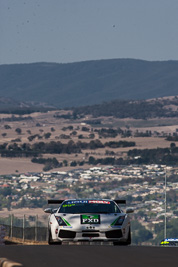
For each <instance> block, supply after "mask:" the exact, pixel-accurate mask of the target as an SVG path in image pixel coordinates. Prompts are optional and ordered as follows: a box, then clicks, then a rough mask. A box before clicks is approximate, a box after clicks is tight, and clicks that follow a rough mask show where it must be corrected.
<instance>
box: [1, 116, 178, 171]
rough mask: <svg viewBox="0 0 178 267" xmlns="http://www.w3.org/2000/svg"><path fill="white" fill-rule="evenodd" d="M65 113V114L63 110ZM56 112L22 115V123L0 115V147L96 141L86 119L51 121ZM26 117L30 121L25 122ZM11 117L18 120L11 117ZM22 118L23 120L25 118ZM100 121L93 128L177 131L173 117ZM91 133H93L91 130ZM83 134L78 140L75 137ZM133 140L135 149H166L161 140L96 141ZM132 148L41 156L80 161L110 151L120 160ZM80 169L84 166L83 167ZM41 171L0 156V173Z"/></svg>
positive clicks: (28, 163)
mask: <svg viewBox="0 0 178 267" xmlns="http://www.w3.org/2000/svg"><path fill="white" fill-rule="evenodd" d="M65 112H66V111H58V112H57V113H58V114H60V113H61V114H64V113H65ZM67 112H68V111H67ZM55 113H56V111H50V112H47V113H33V114H30V115H25V116H22V117H23V118H24V120H21V121H7V118H11V117H12V115H9V114H0V119H1V121H0V144H3V143H8V144H13V143H17V144H22V143H30V144H33V143H36V142H50V141H61V142H62V143H68V142H69V141H70V140H73V141H74V142H78V141H82V142H90V141H91V140H92V139H90V138H89V134H91V133H94V134H95V137H94V139H99V136H98V133H96V132H94V130H95V126H90V125H87V124H85V120H86V119H90V118H89V117H86V118H83V119H78V120H76V121H71V120H65V119H62V118H60V119H59V118H55V117H54V114H55ZM28 116H30V117H31V119H28ZM15 117H19V116H18V115H15ZM25 118H26V119H25ZM99 119H100V120H101V125H97V126H96V128H97V129H99V128H118V127H121V128H122V129H128V128H129V130H131V131H132V132H136V131H137V130H138V131H139V132H146V131H147V130H149V131H152V132H159V133H166V134H173V132H175V131H176V129H178V120H177V118H171V119H165V118H161V119H151V120H134V119H116V118H112V117H110V118H105V117H102V118H99ZM69 126H72V127H73V129H72V130H71V129H70V130H69V129H68V127H69ZM83 126H86V127H87V128H89V129H90V131H88V132H87V131H82V127H83ZM17 128H20V129H21V133H20V134H18V133H17V130H16V129H17ZM66 128H67V129H66ZM92 130H93V131H92ZM73 131H76V132H77V134H76V135H73V134H72V132H73ZM46 133H50V134H51V136H50V137H49V138H48V139H46V138H45V134H46ZM33 135H38V136H39V137H38V136H37V137H36V138H34V139H33V140H32V141H29V139H28V138H29V137H30V136H33ZM61 135H66V136H68V138H66V139H64V138H62V137H61ZM79 135H83V138H82V139H79V138H78V136H79ZM120 140H122V141H124V140H125V141H134V142H135V143H136V146H135V147H134V148H137V149H145V148H149V149H151V148H157V147H159V148H164V147H169V146H170V143H171V142H169V141H166V140H165V138H163V137H156V136H152V137H129V138H121V136H117V137H116V138H100V141H101V142H103V143H105V142H108V141H120ZM130 149H132V148H115V149H111V148H106V147H105V148H102V149H97V150H83V151H82V153H79V154H51V155H49V154H44V155H43V157H44V158H49V157H50V158H53V157H56V159H57V160H58V161H63V160H65V159H66V160H67V161H73V160H77V161H82V160H83V159H86V157H88V156H90V155H93V156H94V157H95V158H97V157H98V158H101V157H105V156H106V154H105V152H106V150H109V151H112V150H113V151H114V152H115V153H116V156H118V157H120V156H122V157H124V155H125V153H126V152H127V151H128V150H130ZM83 167H84V168H87V167H88V166H86V165H84V166H83ZM71 168H72V167H63V168H60V170H61V171H62V170H66V169H67V170H68V169H71ZM42 169H43V165H42V164H36V163H32V162H31V158H2V157H0V174H12V173H25V172H41V171H42Z"/></svg>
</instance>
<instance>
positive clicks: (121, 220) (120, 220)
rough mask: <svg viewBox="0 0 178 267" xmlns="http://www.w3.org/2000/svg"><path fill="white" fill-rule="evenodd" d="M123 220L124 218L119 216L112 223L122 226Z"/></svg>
mask: <svg viewBox="0 0 178 267" xmlns="http://www.w3.org/2000/svg"><path fill="white" fill-rule="evenodd" d="M124 220H125V216H120V217H119V218H118V219H117V220H116V221H115V223H114V225H122V224H123V222H124Z"/></svg>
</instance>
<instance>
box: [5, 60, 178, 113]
mask: <svg viewBox="0 0 178 267" xmlns="http://www.w3.org/2000/svg"><path fill="white" fill-rule="evenodd" d="M177 94H178V61H162V62H160V61H159V62H149V61H144V60H134V59H111V60H97V61H86V62H78V63H68V64H57V63H32V64H12V65H0V97H5V98H12V99H13V100H15V101H19V102H21V101H22V102H23V101H31V102H32V101H36V102H39V103H46V104H48V105H53V106H56V107H58V108H64V107H72V106H73V107H77V106H84V105H92V104H100V103H102V102H104V101H110V100H114V99H122V100H123V99H127V100H128V99H133V100H135V99H149V98H154V97H163V96H171V95H177Z"/></svg>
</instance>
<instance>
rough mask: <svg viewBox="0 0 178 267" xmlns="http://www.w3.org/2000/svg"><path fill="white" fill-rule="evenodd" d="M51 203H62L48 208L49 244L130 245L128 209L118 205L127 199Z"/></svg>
mask: <svg viewBox="0 0 178 267" xmlns="http://www.w3.org/2000/svg"><path fill="white" fill-rule="evenodd" d="M48 204H61V205H60V206H59V208H57V209H51V208H48V209H45V210H44V211H45V212H46V213H51V215H50V216H49V238H48V243H49V244H50V245H51V244H55V243H58V244H62V242H63V241H73V242H81V241H82V242H83V241H88V242H94V241H95V242H104V241H107V242H113V244H114V245H130V244H131V230H130V219H129V216H128V213H132V212H133V209H132V208H127V209H126V213H124V212H123V211H122V210H121V209H120V207H119V206H118V205H117V204H126V201H125V200H107V199H106V200H105V199H99V200H98V199H97V200H96V199H69V200H48Z"/></svg>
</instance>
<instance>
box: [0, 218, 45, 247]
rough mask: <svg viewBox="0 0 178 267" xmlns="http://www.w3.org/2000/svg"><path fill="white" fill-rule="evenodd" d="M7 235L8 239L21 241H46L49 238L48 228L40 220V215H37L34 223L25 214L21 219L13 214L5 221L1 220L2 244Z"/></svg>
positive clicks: (0, 239) (0, 236) (0, 240)
mask: <svg viewBox="0 0 178 267" xmlns="http://www.w3.org/2000/svg"><path fill="white" fill-rule="evenodd" d="M17 220H18V222H17ZM5 237H6V239H8V240H12V239H14V238H15V239H20V240H21V242H25V241H26V240H28V241H34V242H46V241H47V240H48V228H47V226H44V225H43V224H42V223H41V222H40V221H38V216H35V220H34V222H33V223H32V222H30V223H29V220H28V219H27V218H26V217H25V216H23V218H22V219H19V218H15V217H14V215H11V216H10V217H9V219H7V220H6V221H5V222H4V223H2V222H0V244H3V242H4V238H5Z"/></svg>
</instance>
